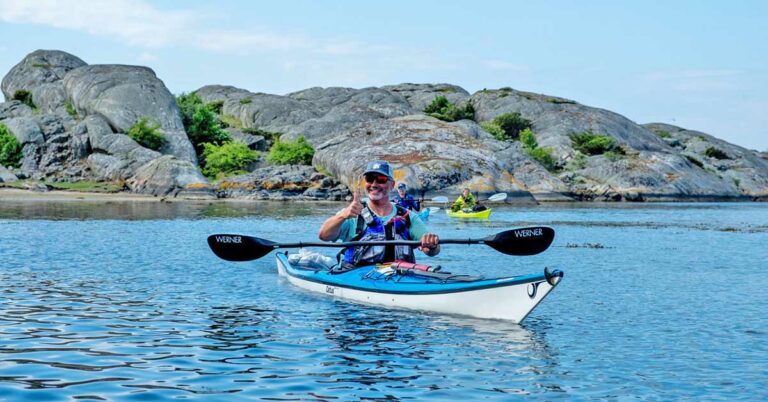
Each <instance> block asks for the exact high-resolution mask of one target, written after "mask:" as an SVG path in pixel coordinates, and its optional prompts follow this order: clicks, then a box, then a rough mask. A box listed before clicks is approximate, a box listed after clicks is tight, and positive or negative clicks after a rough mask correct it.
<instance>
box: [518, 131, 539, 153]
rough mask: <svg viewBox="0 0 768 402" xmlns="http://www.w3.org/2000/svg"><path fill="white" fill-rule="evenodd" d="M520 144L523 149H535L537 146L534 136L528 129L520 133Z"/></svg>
mask: <svg viewBox="0 0 768 402" xmlns="http://www.w3.org/2000/svg"><path fill="white" fill-rule="evenodd" d="M520 143H521V144H523V148H530V149H535V148H537V147H538V146H539V143H538V141H536V136H535V135H533V131H531V129H530V128H526V129H525V130H523V131H521V132H520Z"/></svg>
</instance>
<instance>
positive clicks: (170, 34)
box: [0, 0, 410, 56]
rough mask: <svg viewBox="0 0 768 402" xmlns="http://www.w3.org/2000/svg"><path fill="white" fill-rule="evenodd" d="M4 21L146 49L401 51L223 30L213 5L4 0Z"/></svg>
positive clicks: (0, 8) (0, 18)
mask: <svg viewBox="0 0 768 402" xmlns="http://www.w3.org/2000/svg"><path fill="white" fill-rule="evenodd" d="M0 22H7V23H14V24H38V25H46V26H49V27H53V28H60V29H68V30H72V31H78V32H85V33H88V34H90V35H93V36H98V37H107V38H112V39H115V40H117V41H120V42H123V43H125V44H128V45H131V46H137V47H140V48H143V49H158V48H169V47H178V46H189V47H196V48H199V49H202V50H206V51H212V52H217V53H224V54H236V55H250V54H254V53H262V52H288V51H296V50H300V51H304V52H307V53H311V54H315V55H326V56H355V55H357V56H360V55H371V54H376V53H382V52H388V53H398V52H399V50H398V49H397V48H394V47H391V46H383V45H374V44H370V43H365V42H362V41H359V40H347V39H333V40H329V39H325V40H323V39H309V38H307V37H306V36H303V35H297V34H286V33H284V32H273V31H269V30H267V29H265V28H263V27H258V26H257V27H253V28H251V27H249V28H248V29H226V28H225V29H218V28H214V27H211V26H210V22H211V15H210V10H195V9H183V10H160V9H158V8H155V7H154V6H153V5H152V4H150V3H147V2H145V1H143V0H112V1H105V0H92V1H72V2H67V1H56V0H34V1H27V0H0ZM401 50H402V53H410V51H407V50H403V49H401Z"/></svg>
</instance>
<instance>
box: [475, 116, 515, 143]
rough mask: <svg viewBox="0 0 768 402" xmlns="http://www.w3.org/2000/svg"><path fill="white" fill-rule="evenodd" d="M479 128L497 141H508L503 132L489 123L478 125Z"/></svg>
mask: <svg viewBox="0 0 768 402" xmlns="http://www.w3.org/2000/svg"><path fill="white" fill-rule="evenodd" d="M480 127H482V128H483V130H485V131H487V132H488V134H490V135H492V136H493V137H494V138H496V139H497V140H499V141H506V140H507V139H508V138H507V135H506V134H505V133H504V130H503V129H502V128H501V127H499V126H497V125H496V124H494V123H493V122H491V121H486V122H483V123H480Z"/></svg>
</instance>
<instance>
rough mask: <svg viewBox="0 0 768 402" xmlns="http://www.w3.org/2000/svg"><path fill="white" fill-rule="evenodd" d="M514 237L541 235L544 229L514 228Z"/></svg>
mask: <svg viewBox="0 0 768 402" xmlns="http://www.w3.org/2000/svg"><path fill="white" fill-rule="evenodd" d="M514 233H515V237H517V238H518V239H519V238H521V237H541V236H543V235H544V231H543V230H541V228H535V229H519V230H515V231H514Z"/></svg>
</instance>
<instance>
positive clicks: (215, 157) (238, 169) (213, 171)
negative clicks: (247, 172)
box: [202, 142, 259, 178]
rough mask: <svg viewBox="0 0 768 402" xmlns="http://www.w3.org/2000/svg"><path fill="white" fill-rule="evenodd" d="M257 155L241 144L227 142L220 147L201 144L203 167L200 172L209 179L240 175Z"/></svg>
mask: <svg viewBox="0 0 768 402" xmlns="http://www.w3.org/2000/svg"><path fill="white" fill-rule="evenodd" d="M258 156H259V154H258V152H256V151H253V150H251V149H249V148H248V145H246V144H244V143H242V142H228V143H226V144H222V145H214V144H209V143H205V144H203V158H204V160H205V167H204V168H203V169H202V172H203V174H204V175H205V176H207V177H209V178H218V177H222V176H228V175H233V174H242V173H244V169H245V168H246V167H247V166H248V165H249V164H251V163H253V162H254V161H255V160H256V158H258Z"/></svg>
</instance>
